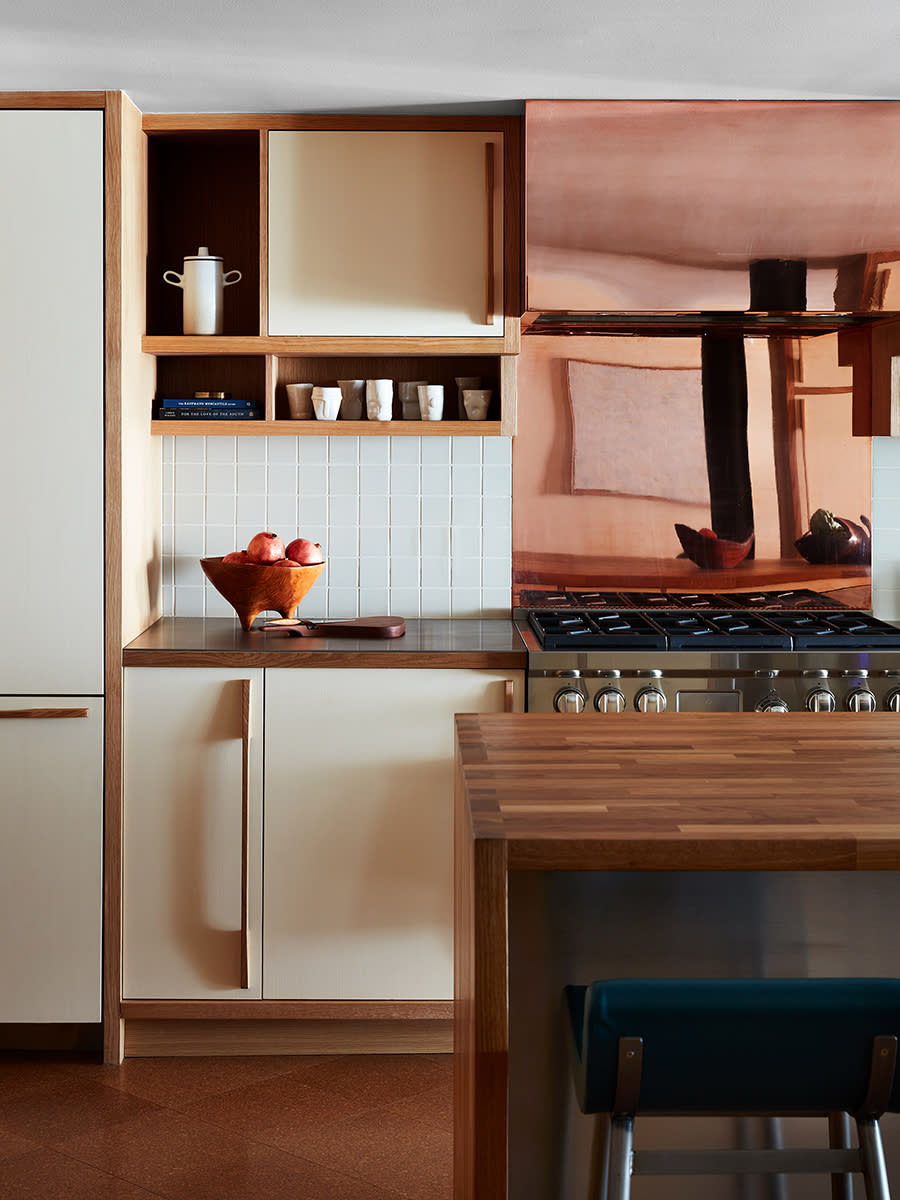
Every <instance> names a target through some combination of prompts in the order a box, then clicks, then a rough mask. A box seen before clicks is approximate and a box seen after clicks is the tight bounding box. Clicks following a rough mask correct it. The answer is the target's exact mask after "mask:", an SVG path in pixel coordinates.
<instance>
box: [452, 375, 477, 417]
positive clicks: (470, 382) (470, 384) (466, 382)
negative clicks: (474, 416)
mask: <svg viewBox="0 0 900 1200" xmlns="http://www.w3.org/2000/svg"><path fill="white" fill-rule="evenodd" d="M456 387H457V416H458V417H459V420H460V421H464V420H465V419H466V406H465V404H464V403H463V392H464V391H465V390H466V389H467V388H468V389H469V390H470V391H471V390H474V389H476V388H480V387H481V379H480V378H479V376H477V375H463V376H462V377H461V378H459V379H457V380H456Z"/></svg>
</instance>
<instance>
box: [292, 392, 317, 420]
mask: <svg viewBox="0 0 900 1200" xmlns="http://www.w3.org/2000/svg"><path fill="white" fill-rule="evenodd" d="M285 391H286V392H287V398H288V412H289V413H290V414H291V419H292V420H293V421H310V420H312V417H313V404H312V391H313V385H312V384H311V383H286V384H285Z"/></svg>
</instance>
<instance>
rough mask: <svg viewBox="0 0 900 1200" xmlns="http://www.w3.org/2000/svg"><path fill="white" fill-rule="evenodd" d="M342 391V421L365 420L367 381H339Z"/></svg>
mask: <svg viewBox="0 0 900 1200" xmlns="http://www.w3.org/2000/svg"><path fill="white" fill-rule="evenodd" d="M338 387H339V388H340V389H341V420H342V421H361V420H362V419H363V412H364V411H365V410H364V403H363V402H364V399H365V394H366V381H365V380H364V379H339V380H338Z"/></svg>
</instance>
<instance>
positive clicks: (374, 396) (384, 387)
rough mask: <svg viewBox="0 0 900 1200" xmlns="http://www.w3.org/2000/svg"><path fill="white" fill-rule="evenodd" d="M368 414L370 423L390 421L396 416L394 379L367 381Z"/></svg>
mask: <svg viewBox="0 0 900 1200" xmlns="http://www.w3.org/2000/svg"><path fill="white" fill-rule="evenodd" d="M366 414H367V416H368V418H369V420H370V421H390V419H391V417H392V416H393V415H394V381H393V379H367V380H366Z"/></svg>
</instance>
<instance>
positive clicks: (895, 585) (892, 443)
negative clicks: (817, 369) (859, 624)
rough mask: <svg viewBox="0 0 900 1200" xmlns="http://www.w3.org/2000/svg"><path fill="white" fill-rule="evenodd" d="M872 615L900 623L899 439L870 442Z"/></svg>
mask: <svg viewBox="0 0 900 1200" xmlns="http://www.w3.org/2000/svg"><path fill="white" fill-rule="evenodd" d="M872 530H873V536H872V611H873V612H874V614H875V616H876V617H880V618H881V619H882V620H884V621H900V438H888V437H878V438H873V439H872Z"/></svg>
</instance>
